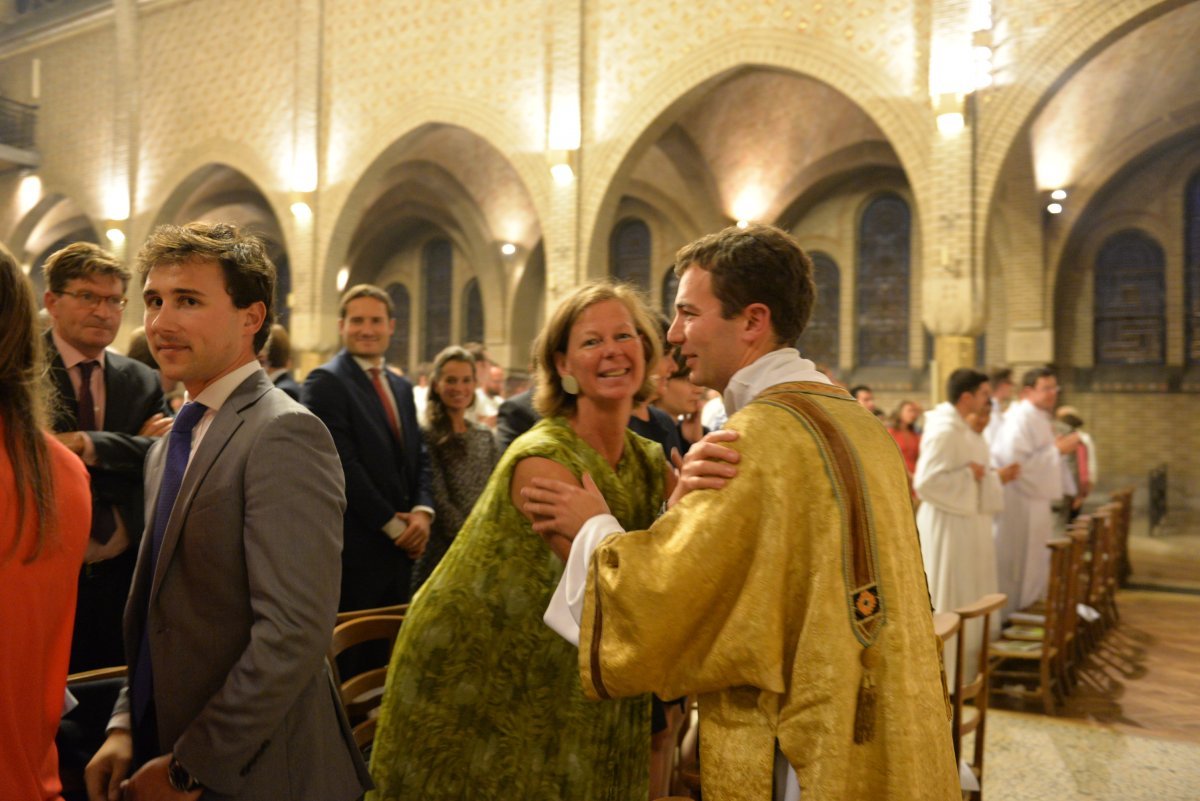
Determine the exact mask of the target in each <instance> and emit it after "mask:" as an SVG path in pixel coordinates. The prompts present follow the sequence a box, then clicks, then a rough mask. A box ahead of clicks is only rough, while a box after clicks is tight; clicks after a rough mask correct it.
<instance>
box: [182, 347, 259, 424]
mask: <svg viewBox="0 0 1200 801" xmlns="http://www.w3.org/2000/svg"><path fill="white" fill-rule="evenodd" d="M260 370H262V365H261V364H259V363H258V359H253V358H252V359H251V360H250V361H248V362H246V363H245V364H243V365H242V366H241V367H239V368H237V369H236V370H234V371H233V372H231V373H227V374H225V375H223V376H221V377H220V378H218V379H217V380H216V381H214V382H212V383H211V384H209V385H208V386H207V387H205V388H204V389H202V390H200V394H199V395H197V396H196V397H194V398H187V400H193V401H196V402H197V403H203V404H204V405H205V406H207V407H208V408H209V409H210V410H211V411H213V412H216V411H217V410H218V409H220V408H221V407H222V406H224V405H225V401H227V400H229V396H230V395H232V394H233V391H234V390H235V389H237V388H238V387H239V386H241V384H242V382H243V381H245V380H246V379H247V378H249V377H250V376H252V375H254V374H255V373H257V372H259V371H260Z"/></svg>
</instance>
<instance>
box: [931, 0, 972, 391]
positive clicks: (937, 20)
mask: <svg viewBox="0 0 1200 801" xmlns="http://www.w3.org/2000/svg"><path fill="white" fill-rule="evenodd" d="M969 11H970V3H969V2H966V0H935V1H934V2H933V3H932V6H931V28H930V37H931V39H930V76H929V93H930V97H931V98H932V116H933V118H934V123H935V125H934V126H931V127H932V128H933V130H932V131H931V137H932V139H931V142H930V150H931V154H930V155H931V158H930V160H929V163H930V164H931V165H933V170H932V175H931V180H930V181H929V182H928V184H927V187H928V190H927V196H926V197H924V198H921V199H920V201H921V211H922V213H921V219H922V243H923V259H922V287H921V289H922V313H921V318H922V322H923V323H924V324H925V327H926V328H928V329H929V331H930V332H931V333H932V334H933V336H934V359H935V364H934V365H933V368H934V369H933V370H932V371H931V375H930V395H931V397H932V399H933V400H934V401H935V402H936V401H941V400H943V399H944V395H945V385H946V377H947V376H949V375H950V374H951V373H952V372H954V371H955V370H957V369H958V368H960V367H973V366H975V337H976V336H978V335H979V334H980V333H981V332H982V330H983V323H984V292H985V284H984V280H983V259H982V258H981V256H980V254H979V253H978V252H977V251H976V245H975V231H976V226H977V225H978V224H979V212H978V207H979V204H978V202H977V198H976V197H975V194H974V192H975V181H974V158H975V146H974V142H975V124H976V120H975V119H974V114H973V106H974V101H973V98H972V96H971V93H972V92H973V90H974V85H973V81H972V78H971V76H970V73H969V66H970V56H971V43H972V40H971V26H972V22H971V20H970V13H969ZM964 59H965V60H964ZM955 114H957V115H960V116H958V117H957V118H956V117H954V116H953V115H955ZM949 123H957V125H950V124H949Z"/></svg>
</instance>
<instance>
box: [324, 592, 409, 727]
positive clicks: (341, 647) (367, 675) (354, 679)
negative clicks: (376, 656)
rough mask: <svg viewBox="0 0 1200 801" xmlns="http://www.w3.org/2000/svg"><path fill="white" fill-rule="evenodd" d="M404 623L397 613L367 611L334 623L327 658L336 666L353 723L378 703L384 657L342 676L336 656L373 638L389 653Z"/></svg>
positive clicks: (347, 709)
mask: <svg viewBox="0 0 1200 801" xmlns="http://www.w3.org/2000/svg"><path fill="white" fill-rule="evenodd" d="M403 623H404V618H403V617H402V616H400V615H367V616H363V617H355V618H352V619H350V620H347V621H346V622H345V623H339V624H338V625H337V626H335V627H334V629H333V642H332V644H331V645H330V648H329V662H330V664H332V665H334V666H335V676H336V681H337V685H338V692H339V694H340V695H341V698H342V705H343V706H344V707H345V708H346V716H347V717H348V718H350V722H351V723H352V724H354V723H356V722H358V721H360V720H362V719H363V718H365V717H367V716H369V714H370V711H371V710H372V709H374V708H375V707H377V706H379V703H380V700H381V699H380V693H378V692H375V691H377V690H380V689H381V688H382V687H383V683H384V681H385V680H386V678H387V657H386V656H385V657H384V661H383V664H378V665H375V664H368V665H365V666H361V667H360V669H359V672H357V673H355V674H354V675H351V676H344V675H341V674H340V673H338V672H337V671H336V666H337V662H338V660H337V658H338V656H340V655H341V654H343V653H345V652H346V651H347V650H349V649H350V648H354V647H355V646H359V645H362V644H363V643H368V642H375V641H382V642H386V643H387V649H386V652H385V653H386V654H388V655H390V654H391V652H392V647H393V646H394V645H395V644H396V636H397V635H398V634H399V633H400V626H401V625H402V624H403Z"/></svg>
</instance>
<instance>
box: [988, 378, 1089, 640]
mask: <svg viewBox="0 0 1200 801" xmlns="http://www.w3.org/2000/svg"><path fill="white" fill-rule="evenodd" d="M1058 391H1059V386H1058V378H1057V376H1055V374H1054V370H1053V369H1051V368H1050V367H1035V368H1034V369H1032V370H1029V371H1028V372H1026V373H1025V375H1024V377H1023V378H1022V380H1021V400H1020V401H1018V402H1017V403H1014V404H1013V405H1012V406H1010V407H1009V409H1008V411H1007V412H1005V414H1004V424H1003V425H1002V426H1001V428H1000V431H999V433H998V434H997V435H996V439H995V440H994V441H993V442H992V461H993V463H994V464H996V465H1010V464H1020V465H1021V472H1020V474H1019V476H1018V477H1017V480H1016V481H1012V482H1010V483H1008V484H1006V485H1005V486H1004V511H1002V512H1001V513H1000V514H998V515H996V524H995V538H996V573H997V579H998V580H999V586H1000V592H1003V593H1005V594H1006V595H1008V603H1007V604H1006V605H1005V607H1004V617H1005V619H1007V618H1008V616H1009V615H1010V614H1012V613H1013V612H1015V611H1017V610H1018V609H1024V608H1025V607H1026V606H1029V605H1030V604H1032V603H1033V602H1034V601H1037V600H1040V599H1042V598H1044V597H1045V596H1046V586H1047V584H1048V582H1049V580H1050V554H1049V553H1048V552H1047V551H1046V543H1047V542H1049V541H1050V537H1051V536H1052V533H1053V530H1054V513H1053V512H1052V511H1051V506H1052V504H1054V503H1055V502H1056V501H1059V500H1062V496H1063V483H1062V470H1063V468H1062V454H1064V453H1068V452H1070V451H1073V450H1075V448H1076V446H1078V445H1079V435H1078V434H1068V435H1066V436H1062V437H1056V436H1055V435H1054V426H1053V421H1054V407H1055V406H1057V405H1058Z"/></svg>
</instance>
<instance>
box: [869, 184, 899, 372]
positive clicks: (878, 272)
mask: <svg viewBox="0 0 1200 801" xmlns="http://www.w3.org/2000/svg"><path fill="white" fill-rule="evenodd" d="M911 228H912V217H911V214H910V213H909V210H908V204H907V203H905V202H904V200H903V198H900V197H899V196H897V195H891V194H888V195H880V196H879V197H877V198H875V199H874V200H872V201H871V202H870V204H869V205H868V206H867V209H866V211H864V212H863V216H862V220H861V221H860V222H859V229H858V265H857V274H858V292H857V295H858V304H857V308H856V319H857V323H858V365H859V366H860V367H906V366H908V273H909V260H910V258H911V253H910V251H911V238H912V233H911Z"/></svg>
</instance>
